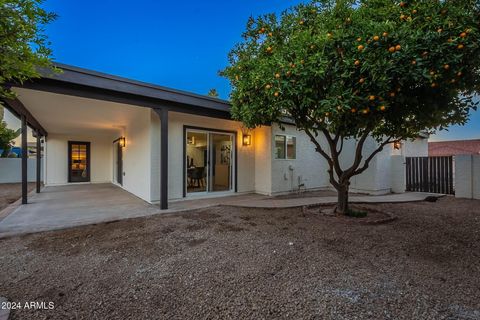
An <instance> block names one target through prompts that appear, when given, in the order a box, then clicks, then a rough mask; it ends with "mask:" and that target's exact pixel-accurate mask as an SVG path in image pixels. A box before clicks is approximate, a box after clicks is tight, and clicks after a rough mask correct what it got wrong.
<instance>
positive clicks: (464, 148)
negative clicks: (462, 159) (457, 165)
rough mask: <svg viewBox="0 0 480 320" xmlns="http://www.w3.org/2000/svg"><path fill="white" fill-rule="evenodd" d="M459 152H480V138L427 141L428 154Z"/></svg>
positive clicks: (449, 154) (443, 154)
mask: <svg viewBox="0 0 480 320" xmlns="http://www.w3.org/2000/svg"><path fill="white" fill-rule="evenodd" d="M461 154H476V155H479V154H480V139H476V140H456V141H439V142H429V143H428V155H429V156H430V157H436V156H456V155H461Z"/></svg>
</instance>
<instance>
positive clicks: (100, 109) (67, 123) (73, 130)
mask: <svg viewBox="0 0 480 320" xmlns="http://www.w3.org/2000/svg"><path fill="white" fill-rule="evenodd" d="M15 91H16V92H17V94H18V99H19V100H20V101H21V102H22V103H23V104H24V105H25V107H26V108H27V109H28V110H29V111H30V112H31V113H32V115H33V116H34V117H35V118H36V119H37V120H38V121H39V122H40V124H41V125H42V126H43V127H44V128H45V130H47V131H48V133H49V134H52V133H53V134H72V135H85V134H89V135H91V134H95V135H111V136H117V135H118V134H119V133H120V132H121V130H122V127H124V126H125V125H126V123H127V122H128V119H131V118H132V117H133V116H134V114H135V113H138V112H139V109H144V108H142V107H135V106H131V105H127V104H121V103H115V102H109V101H103V100H95V99H87V98H81V97H76V96H70V95H63V94H56V93H50V92H45V91H37V90H31V89H24V88H15Z"/></svg>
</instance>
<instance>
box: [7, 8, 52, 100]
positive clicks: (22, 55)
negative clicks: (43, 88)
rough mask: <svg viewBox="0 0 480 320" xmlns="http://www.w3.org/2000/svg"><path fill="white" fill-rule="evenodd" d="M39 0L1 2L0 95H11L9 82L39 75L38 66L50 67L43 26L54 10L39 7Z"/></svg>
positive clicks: (49, 19)
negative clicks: (49, 10)
mask: <svg viewBox="0 0 480 320" xmlns="http://www.w3.org/2000/svg"><path fill="white" fill-rule="evenodd" d="M42 2H43V1H42V0H3V1H1V2H0V98H14V97H15V94H14V93H13V91H11V90H9V88H8V87H7V85H8V84H9V83H12V82H14V83H23V82H24V81H26V80H28V79H32V78H37V77H39V76H40V74H39V73H38V70H37V68H38V67H44V68H45V67H46V68H51V62H50V58H49V57H50V54H51V51H50V49H49V48H48V45H49V43H48V41H47V38H46V36H45V35H44V29H43V27H44V26H45V25H46V24H48V23H49V22H51V21H52V20H54V19H55V17H56V16H55V14H53V13H50V12H47V11H45V10H44V9H42V8H41V7H40V5H41V4H42Z"/></svg>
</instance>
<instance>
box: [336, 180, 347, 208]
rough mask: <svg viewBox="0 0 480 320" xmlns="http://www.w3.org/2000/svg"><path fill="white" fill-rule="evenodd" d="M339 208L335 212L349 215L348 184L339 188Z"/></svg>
mask: <svg viewBox="0 0 480 320" xmlns="http://www.w3.org/2000/svg"><path fill="white" fill-rule="evenodd" d="M337 196H338V200H337V208H336V209H335V212H336V213H338V214H343V215H345V214H347V213H348V182H347V183H344V184H341V185H340V186H339V188H337Z"/></svg>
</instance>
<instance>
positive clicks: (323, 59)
mask: <svg viewBox="0 0 480 320" xmlns="http://www.w3.org/2000/svg"><path fill="white" fill-rule="evenodd" d="M479 12H480V8H479V4H478V1H472V0H450V1H448V0H446V1H438V0H429V1H405V2H401V3H400V2H399V1H392V0H363V1H340V0H338V1H333V0H323V1H314V2H312V3H310V4H308V5H300V6H297V7H294V8H292V9H291V10H288V11H286V12H284V13H283V14H282V15H281V17H280V18H277V16H275V15H274V14H270V15H265V16H261V17H259V18H257V19H254V18H251V19H250V20H249V21H248V24H247V30H246V31H245V33H244V34H243V42H241V43H239V44H237V45H236V46H235V48H234V49H233V50H232V51H231V53H230V55H229V58H230V66H229V67H227V68H226V69H225V70H224V71H222V74H223V75H224V76H225V77H227V78H228V79H229V80H230V81H231V84H232V87H233V90H232V93H231V100H232V104H233V109H232V112H233V116H234V117H235V118H236V119H238V120H241V121H243V122H244V123H245V124H246V125H247V126H248V127H256V126H258V125H261V124H264V123H268V122H275V121H279V120H280V119H281V118H283V117H285V116H288V117H291V118H292V119H293V120H294V121H295V124H296V125H297V127H298V128H300V129H303V130H307V131H310V132H313V133H314V134H315V135H316V134H318V131H321V130H326V131H328V132H330V133H332V134H336V136H340V137H342V139H343V138H349V137H353V138H358V137H359V136H361V135H363V133H364V132H369V133H370V135H372V136H373V137H375V138H377V140H379V141H381V140H382V139H384V138H385V137H388V138H390V139H391V140H390V141H393V140H395V139H405V138H414V137H417V136H418V134H419V133H420V132H421V131H425V130H426V131H429V132H433V131H434V130H436V129H438V128H440V129H442V128H445V127H447V126H449V125H451V124H464V123H465V122H466V121H467V119H468V114H469V111H470V110H471V109H475V108H476V104H475V103H474V102H473V101H472V95H473V94H474V92H475V90H478V89H479V84H480V80H479V67H480V47H479V44H480V30H479V23H480V15H479Z"/></svg>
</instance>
